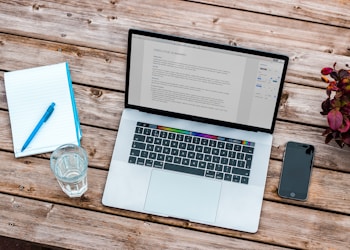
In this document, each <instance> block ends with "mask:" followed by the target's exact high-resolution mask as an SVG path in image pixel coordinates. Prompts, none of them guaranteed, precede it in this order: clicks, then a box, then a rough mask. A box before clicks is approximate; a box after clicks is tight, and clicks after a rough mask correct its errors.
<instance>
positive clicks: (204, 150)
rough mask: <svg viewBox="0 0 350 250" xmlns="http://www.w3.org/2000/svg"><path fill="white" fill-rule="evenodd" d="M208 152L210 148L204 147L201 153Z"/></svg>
mask: <svg viewBox="0 0 350 250" xmlns="http://www.w3.org/2000/svg"><path fill="white" fill-rule="evenodd" d="M210 152H211V148H210V147H204V149H203V153H205V154H210Z"/></svg>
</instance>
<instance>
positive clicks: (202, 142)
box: [201, 138, 209, 146]
mask: <svg viewBox="0 0 350 250" xmlns="http://www.w3.org/2000/svg"><path fill="white" fill-rule="evenodd" d="M201 144H202V145H204V146H206V145H208V144H209V140H208V139H205V138H203V139H202V140H201Z"/></svg>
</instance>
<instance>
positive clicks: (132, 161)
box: [129, 156, 137, 164]
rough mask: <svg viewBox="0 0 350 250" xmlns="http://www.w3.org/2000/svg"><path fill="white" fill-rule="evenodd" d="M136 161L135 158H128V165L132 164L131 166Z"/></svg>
mask: <svg viewBox="0 0 350 250" xmlns="http://www.w3.org/2000/svg"><path fill="white" fill-rule="evenodd" d="M136 159H137V158H136V157H135V156H130V157H129V163H132V164H133V163H136Z"/></svg>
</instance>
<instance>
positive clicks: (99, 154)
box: [0, 111, 117, 169]
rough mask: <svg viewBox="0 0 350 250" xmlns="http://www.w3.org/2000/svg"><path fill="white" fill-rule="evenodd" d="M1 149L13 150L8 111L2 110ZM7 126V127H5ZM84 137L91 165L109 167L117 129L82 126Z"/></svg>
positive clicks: (0, 112) (83, 141)
mask: <svg viewBox="0 0 350 250" xmlns="http://www.w3.org/2000/svg"><path fill="white" fill-rule="evenodd" d="M0 127H1V128H2V129H1V130H0V149H1V150H5V151H10V152H13V143H12V134H11V130H10V120H9V117H8V113H7V112H3V111H0ZM4 128H6V129H4ZM81 128H82V131H83V137H82V139H81V143H82V145H83V146H84V148H85V149H86V151H87V153H88V157H89V165H90V166H92V167H97V168H103V169H108V168H109V164H110V162H111V157H112V152H113V148H114V142H115V138H116V136H117V131H115V130H108V129H99V128H95V127H89V126H84V125H82V126H81ZM50 155H51V153H46V154H40V155H38V156H39V157H43V158H47V159H49V158H50Z"/></svg>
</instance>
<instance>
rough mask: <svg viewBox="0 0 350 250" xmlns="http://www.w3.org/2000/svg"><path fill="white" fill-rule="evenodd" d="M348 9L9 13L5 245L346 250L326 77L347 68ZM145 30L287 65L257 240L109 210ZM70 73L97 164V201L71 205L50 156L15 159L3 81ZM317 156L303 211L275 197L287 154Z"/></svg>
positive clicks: (71, 6)
mask: <svg viewBox="0 0 350 250" xmlns="http://www.w3.org/2000/svg"><path fill="white" fill-rule="evenodd" d="M349 20H350V3H349V1H348V0H334V1H323V0H308V1H297V0H295V1H282V0H270V1H258V0H248V1H236V0H232V1H226V0H193V1H182V0H167V1H160V0H159V1H157V0H148V1H142V0H129V1H126V0H105V1H93V0H80V1H73V0H72V1H63V0H55V1H28V0H21V1H18V0H13V1H0V97H1V98H0V173H1V178H0V235H2V236H7V237H12V238H18V239H22V240H26V241H32V242H36V243H40V244H44V245H48V246H54V247H62V248H69V249H90V248H91V249H164V248H175V249H185V248H187V249H214V248H220V249H235V248H237V249H242V248H243V249H285V248H298V249H348V248H349V246H350V196H349V193H350V155H349V153H350V151H349V148H348V147H345V148H343V149H341V148H339V147H338V146H337V145H336V144H335V143H334V142H332V143H330V144H328V145H327V144H325V143H324V139H325V138H324V137H323V136H322V132H323V131H324V129H325V127H326V126H327V122H326V118H325V117H323V116H322V115H320V113H319V112H320V111H321V108H320V104H321V102H322V101H323V100H324V99H325V98H326V92H325V87H326V85H325V84H324V83H323V82H322V81H321V80H320V70H321V68H323V67H325V66H332V65H333V63H334V62H337V63H338V65H339V67H344V65H345V64H347V63H349V64H350V58H349V56H350V21H349ZM129 28H139V29H146V30H151V31H157V32H161V33H168V34H173V35H179V36H185V37H190V38H195V39H201V40H207V41H212V42H218V43H223V44H230V45H232V46H241V47H247V48H253V49H259V50H265V51H272V52H277V53H281V54H286V55H288V56H289V57H290V64H289V67H288V72H287V76H286V82H285V87H284V90H283V96H282V102H281V105H280V107H279V113H278V121H277V124H276V128H275V132H274V135H273V136H274V140H273V148H272V153H271V160H270V165H269V170H268V177H267V183H266V188H265V194H264V201H263V207H262V214H261V220H260V227H259V230H258V232H257V233H256V234H249V233H243V232H239V231H234V230H228V229H222V228H216V227H210V226H206V225H201V224H196V223H189V222H186V221H182V220H178V219H167V218H162V217H158V216H152V215H148V214H141V213H136V212H130V211H125V210H120V209H113V208H108V207H105V206H103V205H102V203H101V198H102V193H103V189H104V185H105V182H106V176H107V173H108V168H109V163H110V160H111V155H112V150H113V146H114V141H115V137H116V135H117V131H118V124H119V120H120V115H121V112H122V110H123V106H124V90H125V64H126V54H125V53H126V47H127V31H128V29H129ZM64 61H68V62H69V65H70V70H71V75H72V80H73V88H74V92H75V98H76V103H77V108H78V112H79V117H80V121H81V127H82V130H83V138H82V146H83V147H84V148H85V149H86V150H87V151H88V154H89V171H88V179H89V190H88V191H87V192H86V194H85V195H84V196H83V197H82V198H77V199H70V198H68V197H67V196H66V195H65V194H64V193H63V192H62V191H61V189H60V187H59V185H58V184H57V182H56V180H55V178H54V176H53V174H52V173H51V172H50V168H49V157H50V153H48V154H41V155H35V156H32V157H24V158H19V159H16V158H14V153H13V144H12V136H11V129H10V122H9V113H8V107H7V102H6V94H5V90H4V83H3V75H4V72H7V71H13V70H17V69H24V68H30V67H35V66H41V65H48V64H54V63H59V62H64ZM289 140H296V141H301V142H305V143H310V144H313V145H315V148H316V154H315V162H314V169H313V173H312V178H311V185H310V189H309V198H308V201H306V202H299V201H292V200H288V199H282V198H280V197H279V196H278V195H277V187H278V183H279V177H280V171H281V165H282V155H283V152H284V149H285V144H286V142H287V141H289Z"/></svg>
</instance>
